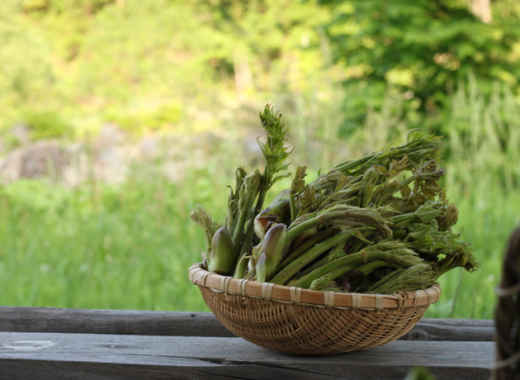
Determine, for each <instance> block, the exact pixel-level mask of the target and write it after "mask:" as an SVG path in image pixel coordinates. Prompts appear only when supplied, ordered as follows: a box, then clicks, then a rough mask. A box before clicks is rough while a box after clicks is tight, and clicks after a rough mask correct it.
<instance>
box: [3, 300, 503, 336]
mask: <svg viewBox="0 0 520 380" xmlns="http://www.w3.org/2000/svg"><path fill="white" fill-rule="evenodd" d="M493 326H494V325H493V321H491V320H471V319H427V318H426V319H423V320H421V321H420V322H419V323H418V324H417V326H416V327H415V328H414V329H413V330H412V331H411V332H410V333H409V334H407V335H406V336H405V337H403V339H407V340H432V341H436V340H443V341H491V340H493V334H494V327H493ZM0 331H19V332H64V333H85V334H136V335H171V336H214V337H230V336H232V334H231V333H230V332H229V331H228V330H226V329H225V328H224V327H223V326H222V325H221V324H220V322H218V321H217V320H216V319H215V317H214V316H213V314H212V313H188V312H165V311H135V310H81V309H54V308H32V307H0Z"/></svg>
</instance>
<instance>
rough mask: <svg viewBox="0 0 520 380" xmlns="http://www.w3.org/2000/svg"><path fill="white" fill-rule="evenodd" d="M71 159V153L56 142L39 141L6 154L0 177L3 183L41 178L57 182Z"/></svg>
mask: <svg viewBox="0 0 520 380" xmlns="http://www.w3.org/2000/svg"><path fill="white" fill-rule="evenodd" d="M71 159H72V154H71V152H70V151H68V150H67V149H66V148H65V147H63V146H62V145H60V144H59V143H58V142H57V141H54V140H48V141H39V142H36V143H34V144H30V145H28V146H24V147H21V148H18V149H15V150H13V151H12V152H10V153H8V154H7V156H6V157H5V159H4V160H3V161H2V162H1V163H0V177H1V179H2V180H3V181H4V182H10V181H15V180H17V179H21V178H42V177H48V178H52V179H54V180H57V179H59V178H61V177H62V174H63V171H64V170H65V168H66V167H67V166H69V165H70V163H71Z"/></svg>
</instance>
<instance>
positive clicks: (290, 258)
mask: <svg viewBox="0 0 520 380" xmlns="http://www.w3.org/2000/svg"><path fill="white" fill-rule="evenodd" d="M334 233H335V232H334V230H325V231H322V232H318V233H317V234H316V235H314V236H313V237H311V238H309V239H307V240H306V241H304V242H303V244H302V245H300V246H299V247H297V248H296V249H295V250H293V251H292V252H291V253H290V254H289V255H288V256H287V257H286V258H285V259H284V260H283V261H282V263H281V264H280V268H285V267H286V266H287V265H289V264H290V263H291V262H292V261H293V260H294V259H295V258H296V257H298V256H300V255H301V254H302V253H304V252H306V251H307V250H308V249H309V248H312V247H313V246H314V245H315V244H317V243H319V242H320V241H323V240H325V239H327V238H329V237H331V236H332V235H333V234H334Z"/></svg>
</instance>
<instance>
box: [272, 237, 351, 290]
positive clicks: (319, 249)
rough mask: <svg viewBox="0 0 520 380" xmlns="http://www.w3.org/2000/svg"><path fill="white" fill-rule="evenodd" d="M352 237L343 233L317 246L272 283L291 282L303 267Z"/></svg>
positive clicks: (279, 274)
mask: <svg viewBox="0 0 520 380" xmlns="http://www.w3.org/2000/svg"><path fill="white" fill-rule="evenodd" d="M351 236H352V231H345V232H341V233H339V234H337V235H334V236H333V237H331V238H329V239H327V240H325V241H324V242H321V243H319V244H316V245H315V246H314V247H313V248H311V249H310V250H308V251H307V252H305V254H303V255H301V256H300V257H298V258H297V259H295V260H294V261H292V262H291V263H290V264H289V265H287V266H286V267H285V268H283V269H282V270H281V271H280V272H279V273H278V274H277V275H276V276H275V277H274V278H273V279H272V280H271V282H273V283H275V284H281V285H283V284H285V283H286V282H287V281H289V280H290V279H291V278H292V277H293V276H294V275H295V274H296V273H298V272H299V271H300V270H301V269H302V268H303V267H305V266H306V265H307V264H309V263H310V262H312V261H314V260H315V259H316V258H318V257H319V256H320V255H322V254H323V253H325V252H327V251H328V250H329V249H330V248H332V247H334V246H336V245H338V244H340V243H341V242H344V241H345V240H347V239H348V238H349V237H351Z"/></svg>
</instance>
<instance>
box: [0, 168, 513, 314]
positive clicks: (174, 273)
mask: <svg viewBox="0 0 520 380" xmlns="http://www.w3.org/2000/svg"><path fill="white" fill-rule="evenodd" d="M220 172H221V170H220V169H217V166H216V165H213V166H209V167H208V169H204V170H197V171H191V172H190V173H189V174H187V176H186V178H185V180H184V181H183V182H181V183H179V184H175V185H173V184H171V183H168V182H166V181H163V180H162V179H160V178H156V179H155V180H148V181H144V180H142V179H141V178H140V177H138V176H136V177H135V178H134V177H133V178H132V179H131V180H129V181H128V182H127V183H126V184H124V185H121V186H119V187H108V186H100V185H96V184H88V185H85V186H83V187H80V188H77V189H75V190H70V189H65V188H60V187H57V186H56V185H55V184H50V183H46V182H42V181H21V182H17V183H14V184H12V185H9V186H4V187H3V188H0V189H1V191H0V219H1V220H2V224H1V225H0V241H1V242H2V244H1V246H0V288H1V289H4V292H3V294H2V301H1V303H2V304H3V305H11V306H53V307H69V308H114V309H148V310H190V311H200V310H207V308H206V307H205V305H204V303H203V301H202V299H201V297H200V294H199V293H198V290H197V289H196V288H195V287H194V286H192V285H191V283H190V282H189V281H188V277H187V269H188V267H189V266H190V265H191V264H192V263H194V262H196V261H197V260H199V257H200V252H201V251H202V250H203V249H204V247H205V240H204V236H203V234H202V231H201V230H200V229H199V228H198V226H195V224H194V223H192V222H191V221H190V220H189V212H190V210H191V209H193V207H194V206H195V205H196V204H200V205H202V206H203V207H205V208H207V209H208V210H212V212H213V213H214V214H215V216H216V217H217V218H220V219H222V217H223V212H224V205H225V196H226V188H225V185H226V183H227V181H226V178H229V176H226V175H217V174H218V173H220ZM494 190H497V189H494V188H492V187H487V188H477V189H476V191H473V192H472V193H471V194H464V193H462V192H457V191H452V192H451V195H450V199H451V200H453V201H455V202H456V203H457V204H458V206H459V211H460V219H459V224H458V225H457V229H458V230H459V231H460V232H461V234H462V236H463V238H464V239H465V240H466V241H469V242H470V243H471V244H472V246H473V249H474V252H475V255H476V256H477V257H478V259H479V261H480V264H481V268H480V270H479V271H477V272H474V273H471V274H470V273H463V272H462V271H459V270H455V271H453V272H451V273H448V274H447V275H445V276H444V277H443V278H442V280H441V287H442V290H443V293H442V297H441V301H440V302H439V303H437V304H436V305H433V306H432V307H431V308H430V309H429V311H428V316H430V317H458V318H492V315H493V309H494V302H495V297H494V287H495V286H496V284H497V281H498V279H499V273H500V262H501V256H502V253H503V249H504V244H505V242H506V240H507V237H508V235H509V233H510V232H511V230H512V229H513V227H514V226H515V225H516V224H517V223H518V222H519V219H518V215H520V195H519V194H516V193H513V192H510V193H508V194H503V193H501V192H500V191H494Z"/></svg>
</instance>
